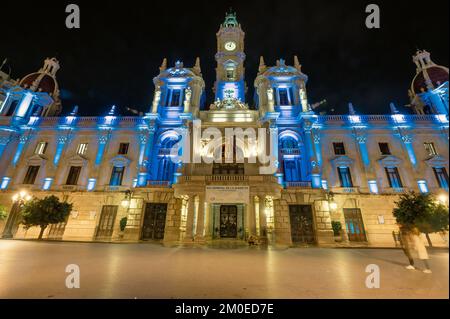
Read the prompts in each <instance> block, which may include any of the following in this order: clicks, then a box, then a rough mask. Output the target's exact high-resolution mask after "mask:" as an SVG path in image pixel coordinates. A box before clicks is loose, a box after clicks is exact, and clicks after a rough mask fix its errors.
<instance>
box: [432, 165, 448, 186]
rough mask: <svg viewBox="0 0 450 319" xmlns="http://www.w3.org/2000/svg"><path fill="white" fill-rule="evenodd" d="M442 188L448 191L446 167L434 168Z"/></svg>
mask: <svg viewBox="0 0 450 319" xmlns="http://www.w3.org/2000/svg"><path fill="white" fill-rule="evenodd" d="M433 171H434V175H435V176H436V179H437V182H438V184H439V187H440V188H444V189H448V174H447V171H446V169H445V168H444V167H433Z"/></svg>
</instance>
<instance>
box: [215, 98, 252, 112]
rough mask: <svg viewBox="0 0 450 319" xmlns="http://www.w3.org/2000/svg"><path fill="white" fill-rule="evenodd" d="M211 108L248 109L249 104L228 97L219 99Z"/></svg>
mask: <svg viewBox="0 0 450 319" xmlns="http://www.w3.org/2000/svg"><path fill="white" fill-rule="evenodd" d="M210 109H211V110H248V105H247V104H245V103H242V102H241V100H240V99H237V98H234V97H228V98H225V99H223V100H219V99H217V100H216V101H215V102H214V104H211V106H210Z"/></svg>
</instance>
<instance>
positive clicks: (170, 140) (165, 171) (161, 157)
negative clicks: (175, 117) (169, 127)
mask: <svg viewBox="0 0 450 319" xmlns="http://www.w3.org/2000/svg"><path fill="white" fill-rule="evenodd" d="M180 139H181V136H178V135H170V136H167V137H165V138H163V139H162V140H161V143H160V147H159V152H158V158H157V164H158V169H157V176H156V180H158V181H171V180H172V179H173V174H174V173H175V171H176V164H175V163H174V162H173V161H172V158H171V150H172V148H173V147H174V146H175V144H176V143H178V142H179V141H180Z"/></svg>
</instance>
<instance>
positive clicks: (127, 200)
mask: <svg viewBox="0 0 450 319" xmlns="http://www.w3.org/2000/svg"><path fill="white" fill-rule="evenodd" d="M130 200H131V191H130V190H126V191H125V197H124V198H123V199H122V201H121V202H120V205H122V207H123V208H128V207H129V206H130Z"/></svg>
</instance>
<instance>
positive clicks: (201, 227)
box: [195, 194, 205, 241]
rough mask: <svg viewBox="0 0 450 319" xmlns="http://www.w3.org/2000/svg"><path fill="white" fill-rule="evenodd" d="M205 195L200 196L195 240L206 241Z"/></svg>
mask: <svg viewBox="0 0 450 319" xmlns="http://www.w3.org/2000/svg"><path fill="white" fill-rule="evenodd" d="M204 234H205V195H204V194H199V195H198V212H197V231H196V237H195V240H200V241H201V240H204V238H205V236H204Z"/></svg>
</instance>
